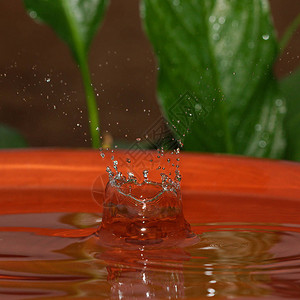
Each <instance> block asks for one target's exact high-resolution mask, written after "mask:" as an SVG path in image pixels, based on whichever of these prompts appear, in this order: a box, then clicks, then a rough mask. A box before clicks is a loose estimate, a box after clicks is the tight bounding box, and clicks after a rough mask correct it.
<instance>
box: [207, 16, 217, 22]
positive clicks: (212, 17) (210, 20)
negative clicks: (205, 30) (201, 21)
mask: <svg viewBox="0 0 300 300" xmlns="http://www.w3.org/2000/svg"><path fill="white" fill-rule="evenodd" d="M216 20H217V18H216V17H215V16H210V17H209V22H210V23H214V22H216Z"/></svg>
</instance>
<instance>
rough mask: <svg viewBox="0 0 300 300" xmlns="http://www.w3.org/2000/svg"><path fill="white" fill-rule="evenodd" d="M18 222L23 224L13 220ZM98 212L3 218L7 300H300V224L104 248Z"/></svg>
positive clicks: (1, 253)
mask: <svg viewBox="0 0 300 300" xmlns="http://www.w3.org/2000/svg"><path fill="white" fill-rule="evenodd" d="M16 219H17V220H18V223H16V222H15V220H16ZM98 223H99V216H98V215H96V214H87V213H85V214H62V213H59V214H34V215H29V214H27V215H26V214H24V215H18V216H16V215H2V216H0V227H1V228H0V231H1V232H0V240H1V243H0V295H1V298H3V299H6V298H10V297H12V298H18V297H19V298H22V297H21V296H20V295H27V296H28V298H30V299H50V298H51V299H53V298H54V299H55V297H63V296H73V297H81V298H82V299H88V298H92V297H96V298H97V299H158V298H163V299H168V298H169V299H176V298H178V299H181V298H183V297H185V298H199V297H209V298H214V297H218V296H220V297H245V298H243V299H249V298H252V297H259V296H260V297H266V299H283V298H289V299H299V298H300V227H299V225H295V226H293V225H288V226H287V225H285V226H283V225H276V224H198V225H194V226H193V227H192V229H193V230H194V232H198V233H199V236H200V241H199V243H197V244H196V245H194V246H192V247H188V248H170V249H156V250H149V249H147V248H145V247H144V246H140V247H139V248H138V249H135V250H122V249H118V248H102V247H101V246H99V240H98V238H97V237H96V236H95V235H93V234H92V233H93V232H94V231H95V228H96V227H97V225H98Z"/></svg>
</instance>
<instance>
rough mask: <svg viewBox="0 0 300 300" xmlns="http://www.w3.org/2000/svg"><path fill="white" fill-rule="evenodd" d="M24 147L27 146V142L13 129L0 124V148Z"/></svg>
mask: <svg viewBox="0 0 300 300" xmlns="http://www.w3.org/2000/svg"><path fill="white" fill-rule="evenodd" d="M24 147H27V143H26V142H25V140H24V138H23V137H22V136H21V135H20V134H19V133H18V132H17V131H16V130H15V129H12V128H10V127H8V126H4V125H0V148H24Z"/></svg>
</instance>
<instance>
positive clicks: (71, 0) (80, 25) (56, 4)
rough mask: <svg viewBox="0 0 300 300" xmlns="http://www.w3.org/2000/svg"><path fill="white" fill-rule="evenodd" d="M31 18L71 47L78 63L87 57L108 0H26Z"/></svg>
mask: <svg viewBox="0 0 300 300" xmlns="http://www.w3.org/2000/svg"><path fill="white" fill-rule="evenodd" d="M24 3H25V6H26V8H27V10H28V11H29V15H30V16H31V17H32V18H34V19H37V20H39V21H42V22H44V23H46V24H48V25H49V26H50V27H52V29H53V30H54V31H55V32H56V33H57V35H58V36H60V38H61V39H63V40H64V41H65V42H66V43H67V44H68V45H69V47H70V49H71V51H72V53H73V55H74V57H75V59H76V60H77V62H78V64H80V61H81V59H82V56H86V55H87V53H88V49H89V46H90V44H91V42H92V40H93V37H94V35H95V33H96V31H97V29H98V27H99V24H100V21H101V20H102V18H103V16H104V13H105V9H106V6H107V3H108V0H24Z"/></svg>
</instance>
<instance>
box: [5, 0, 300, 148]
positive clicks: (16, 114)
mask: <svg viewBox="0 0 300 300" xmlns="http://www.w3.org/2000/svg"><path fill="white" fill-rule="evenodd" d="M270 3H271V7H272V12H273V17H274V23H275V26H276V29H277V32H278V35H279V37H281V36H282V34H283V32H284V31H285V29H286V27H287V26H288V25H289V23H290V22H291V21H292V20H293V19H294V18H295V17H296V16H297V14H299V13H300V1H299V0H270ZM0 16H1V17H0V36H1V46H0V123H4V124H7V125H10V126H12V127H14V128H17V129H18V130H19V131H20V132H21V133H22V134H23V135H24V136H25V138H26V140H27V141H28V142H29V144H30V146H34V147H44V146H46V147H49V146H50V147H51V146H58V147H89V146H90V142H89V132H88V123H87V116H86V110H85V98H84V94H83V88H82V85H81V80H80V74H79V72H78V70H77V67H76V66H75V64H74V63H73V61H72V58H71V56H70V54H69V50H68V49H67V47H66V46H65V44H64V43H63V42H61V41H60V40H59V39H58V38H57V37H56V36H55V34H54V33H53V32H52V30H51V29H50V28H48V27H47V26H45V25H37V24H36V23H35V22H34V21H33V20H32V19H30V17H28V15H27V14H26V13H25V10H24V8H23V4H22V1H20V0H0ZM299 56H300V30H298V31H297V33H296V34H295V35H294V37H293V39H292V41H291V43H290V45H289V47H288V48H287V49H286V51H285V53H284V55H283V56H282V57H281V58H280V59H279V61H278V64H277V66H276V69H275V73H276V75H277V76H278V77H282V76H285V75H287V74H289V73H290V72H292V71H293V70H294V69H295V68H297V67H298V66H299V64H300V57H299ZM89 61H90V67H91V72H92V79H93V83H94V87H95V89H96V90H97V99H98V104H99V109H100V119H101V127H102V132H106V131H107V132H109V133H111V134H112V135H113V137H114V138H115V139H116V140H126V141H128V142H130V141H131V140H133V139H134V138H136V137H138V136H140V135H141V134H142V133H143V132H145V131H146V130H147V128H149V127H150V125H151V124H153V121H154V120H156V119H157V118H158V117H159V115H160V111H159V107H158V104H157V101H156V91H155V89H156V64H155V58H154V55H153V52H152V49H151V45H150V43H149V42H148V40H147V38H146V36H145V34H144V32H143V31H142V28H141V21H140V17H139V0H127V1H124V0H111V4H110V6H109V9H108V12H107V15H106V18H105V20H104V23H103V26H102V27H101V29H100V32H99V33H98V34H97V36H96V38H95V40H94V43H93V45H92V48H91V53H90V60H89ZM49 79H50V81H49Z"/></svg>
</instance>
